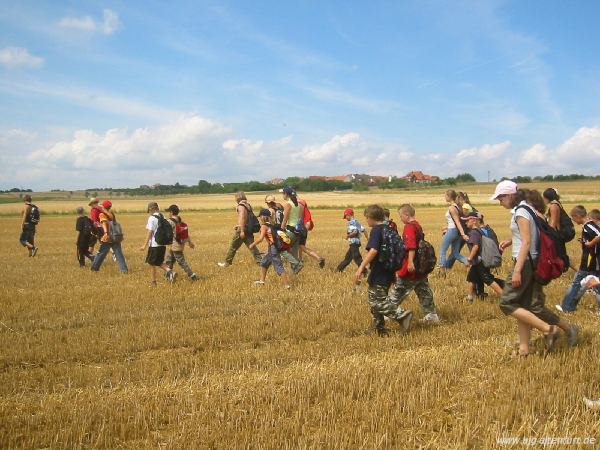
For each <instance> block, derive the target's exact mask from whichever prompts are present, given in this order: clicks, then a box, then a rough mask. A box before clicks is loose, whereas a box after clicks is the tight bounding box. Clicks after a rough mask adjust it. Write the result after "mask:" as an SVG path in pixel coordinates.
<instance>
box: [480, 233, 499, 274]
mask: <svg viewBox="0 0 600 450" xmlns="http://www.w3.org/2000/svg"><path fill="white" fill-rule="evenodd" d="M479 233H480V234H481V263H482V264H483V267H487V268H489V269H491V268H494V267H500V266H501V265H502V253H500V249H499V248H498V241H497V240H496V239H494V238H493V237H490V236H488V235H486V233H484V232H483V231H482V230H481V229H480V230H479ZM492 233H493V232H492ZM493 236H494V237H495V233H493Z"/></svg>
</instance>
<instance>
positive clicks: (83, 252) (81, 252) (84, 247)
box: [75, 206, 94, 267]
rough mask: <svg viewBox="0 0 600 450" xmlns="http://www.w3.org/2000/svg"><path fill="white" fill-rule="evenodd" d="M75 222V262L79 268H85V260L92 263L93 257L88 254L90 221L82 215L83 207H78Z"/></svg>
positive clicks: (91, 224)
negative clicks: (77, 262) (76, 261)
mask: <svg viewBox="0 0 600 450" xmlns="http://www.w3.org/2000/svg"><path fill="white" fill-rule="evenodd" d="M76 211H77V214H78V216H79V217H77V221H76V222H75V230H76V231H77V232H78V233H77V242H76V245H77V260H78V261H79V267H85V258H88V259H89V260H90V261H91V262H92V263H93V262H94V257H93V256H92V254H91V253H90V247H91V245H90V242H91V240H92V229H93V223H92V220H91V219H90V218H89V217H87V216H86V215H85V214H84V213H83V207H81V206H78V207H77V209H76Z"/></svg>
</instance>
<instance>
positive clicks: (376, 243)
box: [367, 224, 395, 286]
mask: <svg viewBox="0 0 600 450" xmlns="http://www.w3.org/2000/svg"><path fill="white" fill-rule="evenodd" d="M383 227H384V225H383V224H381V225H375V226H374V227H373V228H371V232H370V234H369V242H367V251H369V250H371V249H372V248H373V249H375V250H377V251H378V252H380V251H381V244H382V243H383ZM369 269H370V272H369V278H368V280H367V281H368V282H369V285H375V284H376V285H380V286H389V285H390V284H392V283H393V281H394V279H395V274H394V272H388V271H387V270H385V269H384V267H383V263H381V262H379V255H377V256H376V257H375V258H374V259H373V261H371V266H370V267H369Z"/></svg>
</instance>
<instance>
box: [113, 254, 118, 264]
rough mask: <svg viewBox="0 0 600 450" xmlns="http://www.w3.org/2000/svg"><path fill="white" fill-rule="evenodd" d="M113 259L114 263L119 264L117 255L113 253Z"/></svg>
mask: <svg viewBox="0 0 600 450" xmlns="http://www.w3.org/2000/svg"><path fill="white" fill-rule="evenodd" d="M112 259H113V261H114V262H117V255H115V254H114V253H113V255H112Z"/></svg>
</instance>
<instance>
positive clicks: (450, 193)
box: [446, 189, 458, 203]
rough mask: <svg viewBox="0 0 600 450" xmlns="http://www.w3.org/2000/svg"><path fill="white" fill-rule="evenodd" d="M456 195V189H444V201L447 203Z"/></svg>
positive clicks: (454, 198)
mask: <svg viewBox="0 0 600 450" xmlns="http://www.w3.org/2000/svg"><path fill="white" fill-rule="evenodd" d="M457 196H458V194H457V193H456V191H455V190H454V189H448V190H447V191H446V201H447V202H449V203H451V202H455V201H456V197H457Z"/></svg>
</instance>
